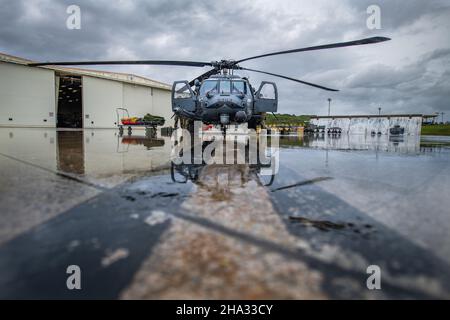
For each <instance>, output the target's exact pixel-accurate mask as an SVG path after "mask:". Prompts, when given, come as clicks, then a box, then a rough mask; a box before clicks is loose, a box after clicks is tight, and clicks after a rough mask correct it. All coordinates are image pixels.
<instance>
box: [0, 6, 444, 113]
mask: <svg viewBox="0 0 450 320" xmlns="http://www.w3.org/2000/svg"><path fill="white" fill-rule="evenodd" d="M71 4H76V5H78V6H80V8H81V13H82V21H81V23H82V24H81V30H68V29H67V28H66V19H67V17H68V14H67V13H66V8H67V6H68V5H71ZM371 4H377V5H379V6H380V8H381V26H382V29H381V30H369V29H368V28H367V26H366V19H367V17H368V15H367V13H366V9H367V7H368V6H369V5H371ZM378 35H380V36H388V37H391V38H392V39H393V40H392V41H390V42H386V43H381V44H375V45H368V46H360V47H353V48H341V49H333V50H323V51H315V52H307V53H298V54H291V55H284V56H277V57H268V58H263V59H258V60H254V61H249V62H248V63H245V64H243V66H246V67H250V68H257V69H262V70H266V71H269V72H270V71H271V72H275V73H281V74H285V75H287V76H292V77H297V78H299V79H302V80H305V81H310V82H315V83H318V84H323V85H325V86H330V87H334V88H338V89H340V90H341V91H340V92H338V93H332V94H330V93H329V92H326V91H322V90H319V89H315V88H311V87H306V86H303V85H300V84H296V83H293V82H290V81H286V80H282V79H278V78H271V77H269V76H267V77H265V76H262V75H258V74H253V73H245V72H242V73H241V74H242V75H247V76H250V79H251V81H252V83H253V84H254V85H256V84H258V83H259V82H260V81H261V80H263V79H265V80H274V81H276V82H277V85H278V87H279V94H280V103H279V111H280V112H283V113H284V112H285V113H297V114H326V112H327V104H328V103H327V101H326V100H327V98H329V97H330V98H332V99H333V103H332V110H333V113H336V114H350V113H377V112H378V109H377V108H378V106H381V107H382V108H383V112H385V113H405V112H407V113H432V112H446V113H447V114H446V117H445V118H446V119H449V118H450V117H449V116H450V1H449V0H434V1H433V0H432V1H425V0H408V1H397V0H390V1H374V0H339V1H331V0H314V1H299V0H292V1H283V0H280V1H273V0H267V1H255V0H251V1H242V0H241V1H224V0H222V1H212V0H205V1H200V0H196V1H159V0H158V1H156V0H151V1H150V0H149V1H125V0H97V1H76V0H71V1H56V0H55V1H51V0H34V1H33V0H28V1H24V0H20V1H19V0H16V1H12V0H0V51H1V52H4V53H8V54H12V55H17V56H21V57H25V58H30V59H34V60H43V61H48V60H85V59H93V60H96V59H179V60H199V61H212V60H219V59H222V58H232V59H239V58H244V57H247V56H252V55H256V54H260V53H265V52H271V51H277V50H286V49H292V48H298V47H303V46H310V45H317V44H325V43H330V42H339V41H348V40H355V39H359V38H364V37H370V36H378ZM95 68H96V69H105V70H117V71H121V72H130V73H135V74H139V75H143V76H147V77H150V78H152V79H155V80H159V81H164V82H167V83H171V82H172V81H174V80H179V79H186V80H190V79H193V78H195V77H196V76H197V75H199V74H201V73H202V72H204V71H206V70H207V69H202V68H189V67H154V66H151V67H150V66H149V67H141V66H139V67H137V66H129V67H128V66H120V67H95Z"/></svg>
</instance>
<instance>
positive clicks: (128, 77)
mask: <svg viewBox="0 0 450 320" xmlns="http://www.w3.org/2000/svg"><path fill="white" fill-rule="evenodd" d="M0 61H2V62H8V63H14V64H21V65H26V64H28V63H32V62H35V61H32V60H28V59H24V58H20V57H15V56H11V55H8V54H5V53H1V52H0ZM33 68H43V69H51V70H55V71H56V72H58V73H62V74H67V75H80V76H90V77H95V78H102V79H108V80H113V81H120V82H125V83H130V84H135V85H141V86H147V87H152V88H157V89H163V90H171V89H172V88H171V86H170V85H169V84H167V83H163V82H159V81H155V80H152V79H148V78H145V77H141V76H137V75H134V74H129V73H121V72H111V71H100V70H92V69H81V68H72V67H70V68H68V67H60V66H45V67H33Z"/></svg>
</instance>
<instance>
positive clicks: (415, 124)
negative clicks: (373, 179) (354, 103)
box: [311, 114, 423, 135]
mask: <svg viewBox="0 0 450 320" xmlns="http://www.w3.org/2000/svg"><path fill="white" fill-rule="evenodd" d="M422 118H423V115H421V114H397V115H379V116H372V115H351V116H313V117H311V124H314V125H316V126H323V127H325V131H326V130H327V129H329V128H340V129H341V131H342V133H349V134H369V135H370V134H372V133H375V134H378V133H380V134H389V129H390V128H393V127H394V126H396V125H398V126H400V127H402V128H404V129H405V134H406V135H420V131H421V128H422Z"/></svg>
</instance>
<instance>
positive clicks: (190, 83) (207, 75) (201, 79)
mask: <svg viewBox="0 0 450 320" xmlns="http://www.w3.org/2000/svg"><path fill="white" fill-rule="evenodd" d="M218 72H219V70H217V69H215V68H214V69H211V70H209V71H206V72H205V73H204V74H202V75H200V76H198V77H197V78H195V79H194V80H191V82H189V85H190V86H191V87H192V86H193V85H194V83H195V80H197V79H198V80H199V81H200V82H202V81H203V80H204V79H207V78H209V77H210V76H212V75H215V74H217V73H218Z"/></svg>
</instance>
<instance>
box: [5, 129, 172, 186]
mask: <svg viewBox="0 0 450 320" xmlns="http://www.w3.org/2000/svg"><path fill="white" fill-rule="evenodd" d="M0 149H1V152H2V154H5V155H6V156H8V157H11V158H14V159H18V160H20V161H23V162H26V163H30V164H33V165H35V166H38V167H42V168H46V169H47V170H51V171H55V172H64V173H68V174H74V175H83V176H89V177H90V178H94V179H103V180H105V179H107V178H111V177H117V178H119V177H120V175H127V176H128V175H129V174H136V173H145V172H149V171H151V170H154V169H155V168H160V167H164V166H166V167H167V169H168V168H169V161H170V160H169V159H170V157H169V156H170V138H167V137H162V138H150V137H147V136H145V132H142V134H139V132H136V134H133V135H130V136H123V137H120V136H119V134H118V132H117V130H108V129H103V130H55V129H38V128H0ZM149 151H151V152H149ZM119 180H120V179H119ZM119 180H117V181H119Z"/></svg>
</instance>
